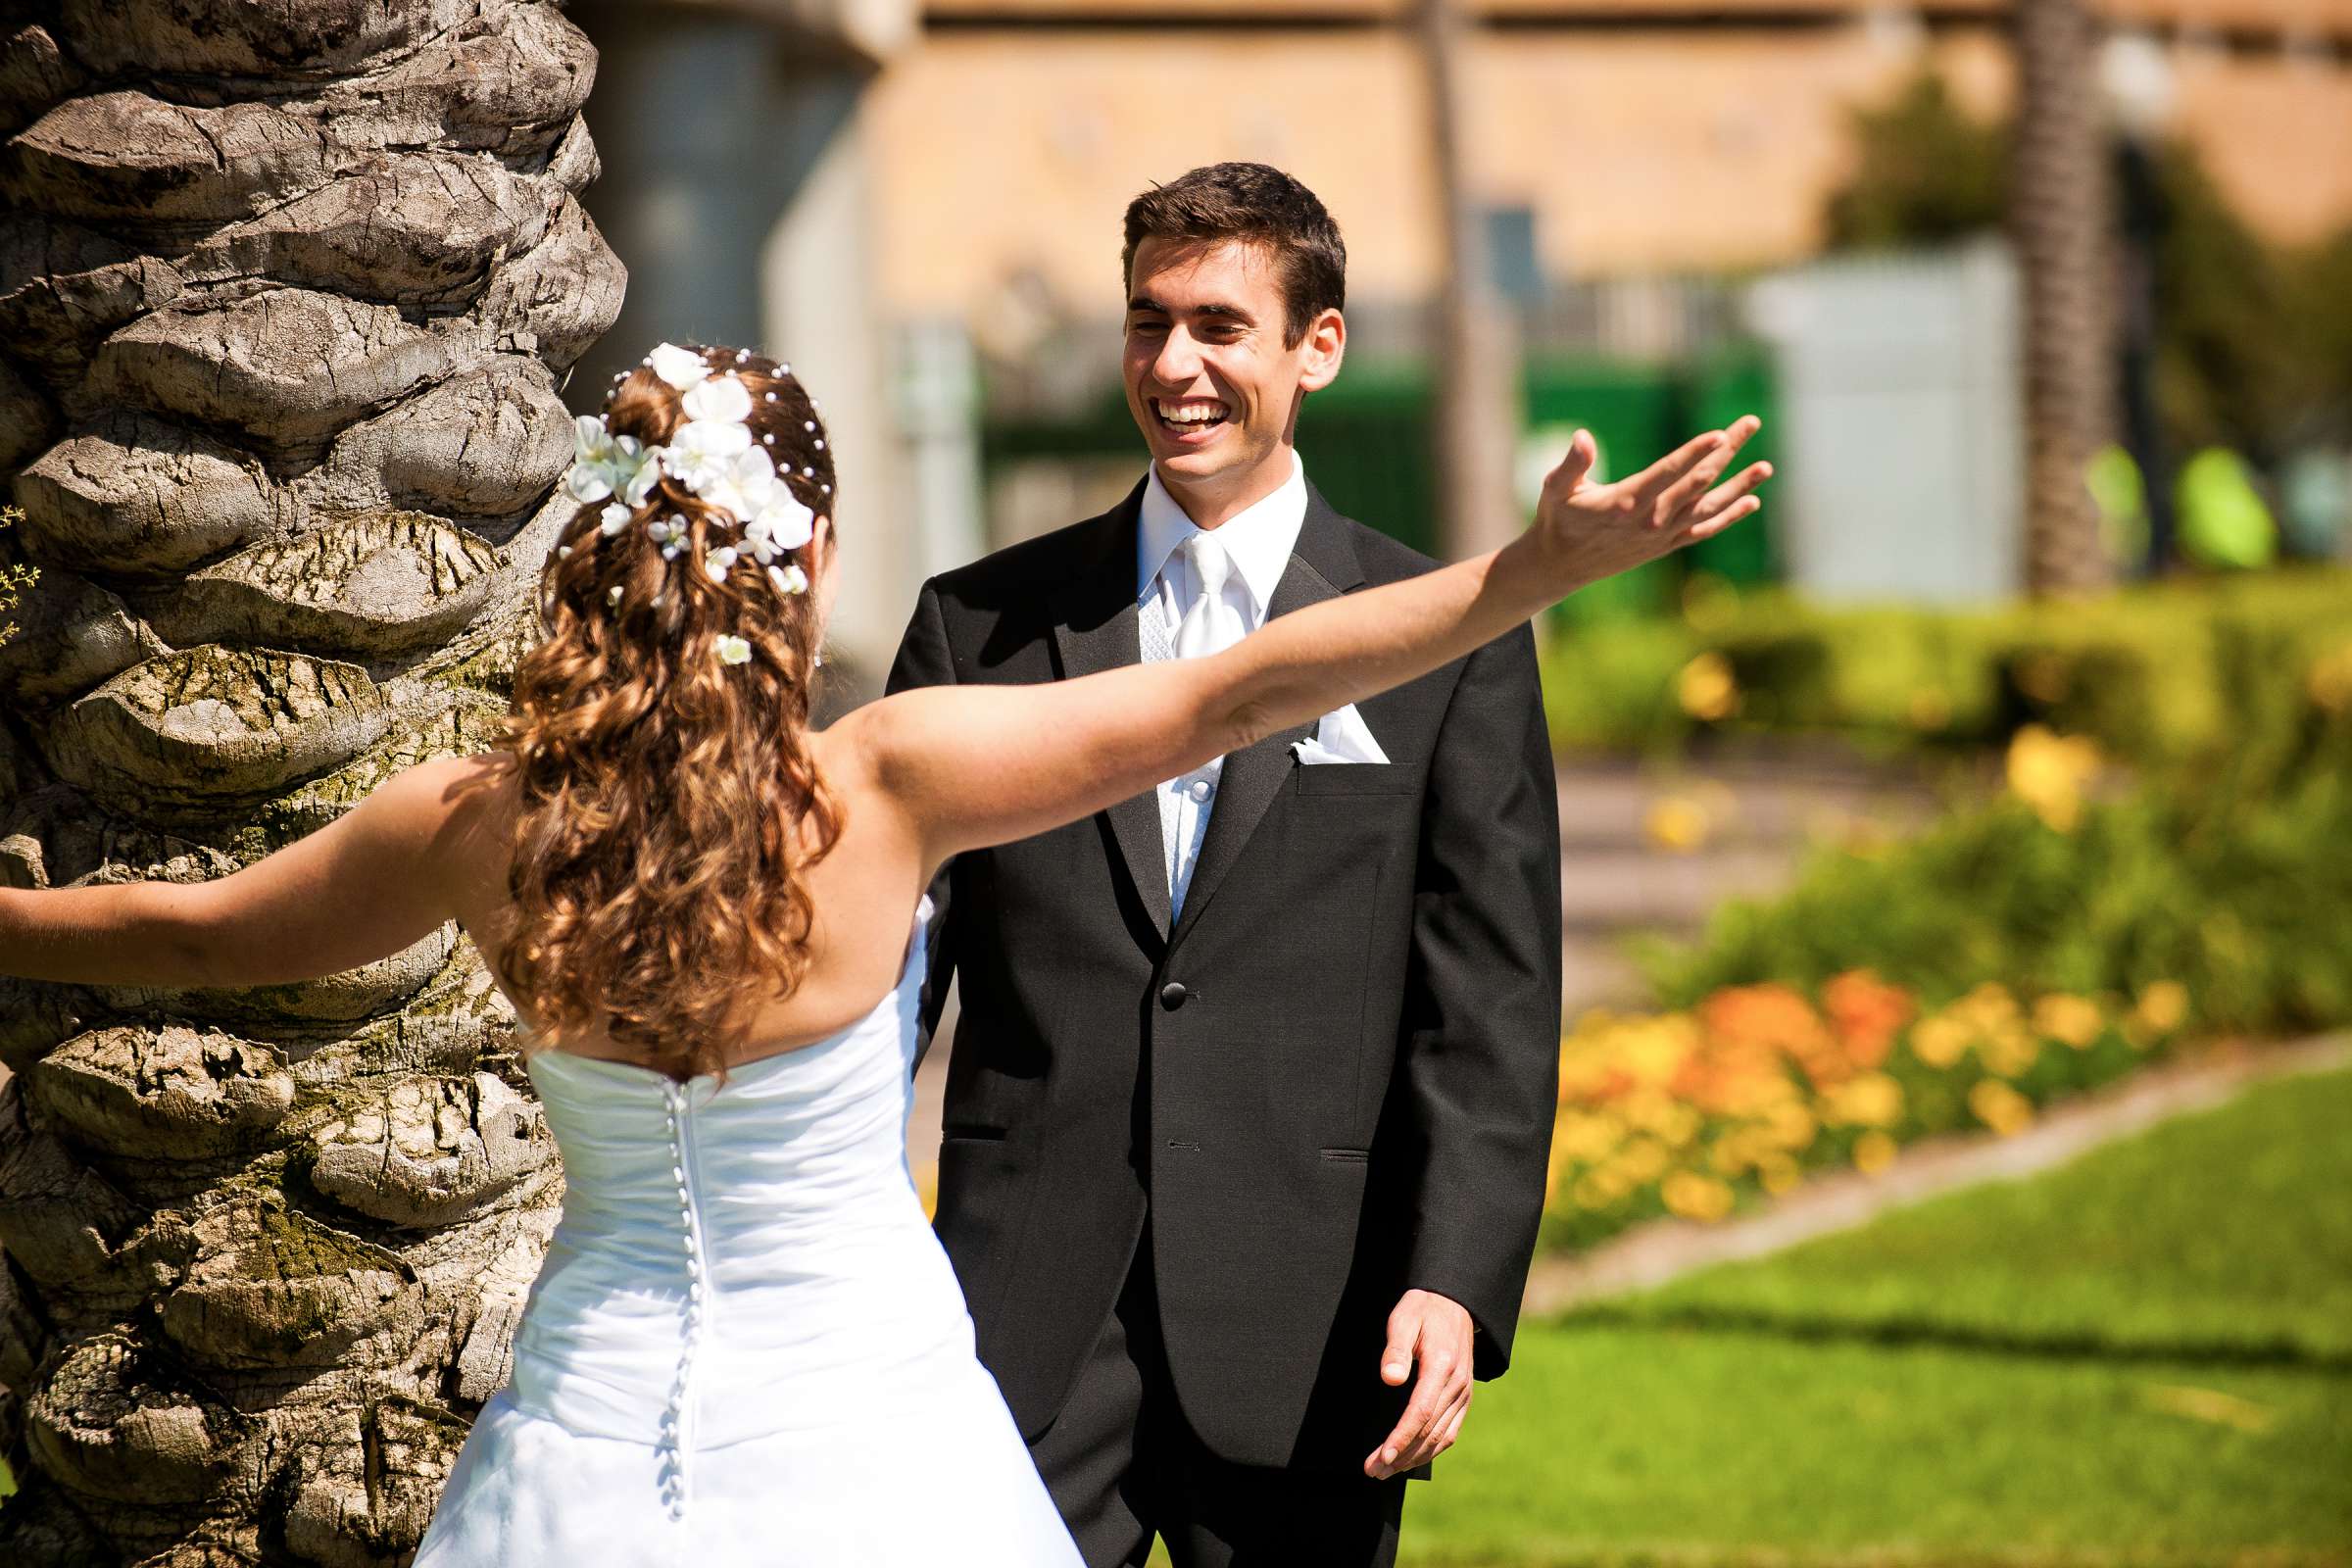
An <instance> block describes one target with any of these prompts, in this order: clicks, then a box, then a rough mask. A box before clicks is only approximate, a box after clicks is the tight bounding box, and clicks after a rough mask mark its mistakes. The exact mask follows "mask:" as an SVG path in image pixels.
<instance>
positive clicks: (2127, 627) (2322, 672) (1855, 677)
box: [1544, 568, 2352, 764]
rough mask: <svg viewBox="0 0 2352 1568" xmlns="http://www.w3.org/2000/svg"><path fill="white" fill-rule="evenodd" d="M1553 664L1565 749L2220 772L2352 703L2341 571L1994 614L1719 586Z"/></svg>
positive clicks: (1552, 696)
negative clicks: (1744, 742)
mask: <svg viewBox="0 0 2352 1568" xmlns="http://www.w3.org/2000/svg"><path fill="white" fill-rule="evenodd" d="M1701 582H1702V584H1703V583H1704V582H1705V579H1701ZM1544 659H1545V668H1544V677H1545V678H1544V693H1545V699H1544V700H1545V706H1546V709H1547V711H1548V713H1549V718H1550V724H1551V731H1552V739H1553V741H1554V743H1555V744H1556V745H1558V746H1560V747H1561V748H1563V749H1565V750H1571V751H1574V750H1607V751H1629V750H1630V751H1659V750H1667V749H1672V748H1675V747H1679V746H1682V745H1685V744H1687V743H1689V742H1691V740H1693V739H1694V738H1696V737H1700V736H1704V735H1711V734H1712V735H1739V734H1755V733H1766V734H1789V733H1802V734H1827V735H1835V736H1838V737H1841V738H1844V739H1847V740H1851V741H1854V742H1857V743H1859V744H1861V745H1863V746H1865V747H1867V748H1871V749H1877V750H1904V749H1930V750H1973V749H1979V748H1983V747H1986V746H1994V745H1998V744H2000V743H2002V742H2003V741H2005V740H2006V739H2007V738H2008V737H2009V736H2010V735H2012V734H2013V733H2015V732H2016V731H2017V729H2019V728H2020V727H2021V726H2023V725H2025V724H2029V723H2038V724H2041V725H2044V726H2046V727H2048V728H2050V729H2053V730H2056V731H2058V732H2060V733H2063V734H2070V735H2082V736H2086V737H2088V738H2090V739H2092V740H2095V741H2096V742H2098V743H2099V745H2100V746H2101V747H2102V748H2103V749H2104V750H2106V751H2107V752H2109V753H2110V754H2111V755H2113V756H2115V757H2117V758H2118V759H2121V760H2126V761H2131V762H2134V763H2139V764H2170V763H2180V762H2189V761H2197V760H2205V761H2213V760H2225V759H2227V758H2228V757H2229V755H2230V754H2231V753H2233V752H2236V751H2241V750H2243V749H2244V748H2246V747H2248V746H2257V747H2259V746H2263V745H2273V744H2276V743H2277V742H2278V739H2279V736H2280V734H2281V732H2282V731H2283V730H2285V729H2288V728H2291V727H2292V726H2293V725H2294V724H2295V723H2296V722H2297V721H2298V719H2297V715H2298V714H2299V713H2300V712H2301V711H2303V710H2305V709H2307V708H2308V707H2309V706H2310V705H2311V704H2312V703H2313V702H2314V701H2315V700H2319V699H2321V698H2326V699H2328V700H2331V701H2335V702H2337V703H2343V702H2347V701H2352V690H2348V689H2347V688H2352V572H2347V571H2343V570H2338V569H2333V568H2313V569H2307V570H2296V571H2285V572H2278V573H2271V574H2266V575H2262V576H2248V577H2229V578H2206V579H2195V580H2183V581H2179V582H2172V583H2165V584H2160V585H2154V586H2148V587H2141V588H2134V589H2131V590H2127V591H2125V592H2122V593H2118V594H2115V595H2113V596H2110V597H2108V598H2105V599H2101V600H2095V601H2089V602H2081V603H2077V602H2052V603H2043V604H2022V605H2017V606H2013V607H2006V608H2000V609H1990V610H1926V609H1916V608H1852V609H1845V608H1840V609H1829V608H1823V607H1816V606H1809V605H1806V604H1803V603H1801V602H1799V601H1797V600H1795V599H1793V598H1791V597H1789V595H1787V594H1785V593H1778V592H1774V593H1766V594H1755V595H1739V594H1736V593H1734V592H1733V591H1732V590H1730V589H1729V588H1726V587H1724V586H1722V585H1720V584H1715V585H1713V586H1712V587H1707V586H1702V587H1700V588H1698V589H1697V590H1696V591H1694V592H1693V593H1692V594H1691V596H1689V597H1688V598H1687V601H1686V608H1685V613H1683V614H1682V615H1681V616H1679V617H1675V618H1668V619H1650V620H1619V621H1613V622H1607V623H1603V624H1594V625H1585V626H1566V625H1563V626H1559V627H1556V628H1555V630H1554V632H1553V635H1552V636H1551V637H1550V638H1549V639H1548V641H1547V645H1546V648H1545V655H1544ZM2339 666H2346V667H2339Z"/></svg>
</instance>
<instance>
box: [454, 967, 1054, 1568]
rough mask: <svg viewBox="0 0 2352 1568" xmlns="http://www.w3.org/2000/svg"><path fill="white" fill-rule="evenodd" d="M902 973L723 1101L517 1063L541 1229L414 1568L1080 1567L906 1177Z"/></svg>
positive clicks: (763, 1063) (627, 1073)
mask: <svg viewBox="0 0 2352 1568" xmlns="http://www.w3.org/2000/svg"><path fill="white" fill-rule="evenodd" d="M921 964H922V958H921V945H920V944H919V943H917V944H916V945H915V946H914V948H913V950H912V951H911V952H910V953H909V954H908V956H907V966H906V968H905V970H904V972H903V973H902V974H901V975H900V977H899V984H898V986H897V988H896V989H895V990H894V991H893V992H892V993H891V994H890V995H889V996H888V997H885V998H884V999H883V1000H882V1002H881V1003H880V1004H879V1005H877V1006H876V1007H875V1008H874V1010H873V1011H872V1012H871V1013H869V1014H867V1015H866V1016H865V1017H864V1018H863V1019H861V1020H859V1021H858V1023H856V1024H854V1025H852V1026H851V1027H849V1028H847V1029H845V1030H842V1031H841V1032H840V1033H838V1034H836V1035H833V1036H831V1037H829V1038H828V1039H825V1040H823V1041H820V1042H818V1043H817V1044H815V1045H811V1046H808V1047H804V1048H802V1049H799V1050H795V1051H789V1052H785V1053H782V1054H776V1055H771V1056H766V1057H762V1058H760V1059H758V1060H755V1061H753V1062H751V1063H750V1064H748V1065H746V1066H742V1067H737V1068H734V1069H732V1071H731V1074H730V1077H729V1079H728V1081H727V1083H726V1084H725V1085H724V1086H723V1087H721V1086H720V1085H719V1084H718V1082H717V1081H716V1079H715V1078H713V1077H710V1076H704V1077H698V1078H695V1079H693V1080H691V1081H690V1082H688V1083H685V1084H679V1083H677V1082H675V1081H674V1080H672V1079H670V1078H668V1077H667V1076H666V1075H663V1074H662V1073H658V1072H655V1071H653V1070H651V1069H649V1068H645V1067H638V1066H633V1065H631V1064H629V1063H626V1062H616V1061H603V1060H599V1059H597V1058H594V1057H589V1056H580V1055H572V1054H565V1053H563V1052H559V1051H541V1052H537V1053H534V1054H532V1055H531V1056H530V1057H529V1058H528V1070H529V1072H530V1075H531V1081H532V1083H533V1084H534V1085H535V1086H536V1087H537V1089H538V1091H539V1095H540V1098H541V1100H542V1101H543V1102H544V1103H545V1105H546V1108H547V1117H548V1122H549V1125H550V1126H551V1128H552V1129H553V1130H554V1133H555V1137H556V1143H557V1147H558V1148H559V1149H560V1150H561V1151H562V1152H563V1155H564V1180H565V1191H564V1214H563V1219H562V1221H561V1222H560V1223H559V1224H558V1226H557V1228H556V1232H555V1236H554V1238H553V1240H552V1242H551V1244H550V1246H549V1249H548V1253H547V1259H546V1261H545V1263H544V1264H543V1265H542V1266H541V1268H540V1271H539V1277H538V1279H537V1281H536V1282H535V1283H534V1284H533V1285H532V1287H531V1293H530V1298H529V1300H528V1302H527V1303H526V1305H525V1308H524V1311H523V1315H522V1321H521V1324H520V1326H519V1328H518V1329H517V1330H516V1333H515V1368H514V1372H513V1375H512V1376H511V1378H510V1379H509V1381H508V1384H507V1386H506V1387H505V1388H504V1389H502V1390H500V1391H499V1392H498V1393H497V1394H496V1395H494V1396H493V1397H491V1398H490V1400H489V1402H488V1403H487V1404H485V1405H484V1406H483V1408H482V1413H481V1416H480V1418H479V1419H478V1420H477V1421H476V1422H475V1423H474V1427H473V1431H472V1433H471V1435H470V1436H469V1437H468V1438H467V1439H466V1444H465V1446H464V1447H463V1448H462V1449H461V1450H460V1451H459V1454H458V1458H457V1462H456V1465H455V1467H454V1468H453V1469H452V1471H451V1474H450V1478H449V1484H448V1486H447V1488H446V1489H445V1490H444V1491H443V1493H442V1496H441V1502H440V1505H439V1507H438V1509H437V1510H436V1511H435V1513H434V1516H433V1521H432V1524H431V1526H430V1527H429V1528H428V1529H427V1530H426V1532H425V1536H424V1540H423V1543H422V1544H420V1545H419V1546H418V1548H417V1557H416V1563H415V1568H494V1565H495V1568H599V1565H602V1564H608V1563H610V1564H616V1565H618V1564H629V1565H644V1564H653V1565H670V1564H676V1565H692V1568H751V1565H754V1564H758V1565H760V1568H900V1565H905V1568H916V1565H921V1568H935V1565H944V1564H954V1565H956V1568H992V1565H1003V1568H1016V1565H1017V1568H1080V1559H1079V1556H1078V1552H1077V1549H1076V1548H1075V1547H1074V1546H1073V1545H1072V1544H1071V1543H1070V1537H1069V1534H1068V1532H1067V1530H1065V1529H1064V1527H1063V1525H1062V1522H1061V1520H1060V1517H1059V1516H1058V1515H1057V1514H1056V1513H1055V1512H1054V1503H1053V1500H1052V1498H1051V1497H1050V1496H1049V1495H1048V1494H1047V1492H1046V1489H1045V1485H1044V1483H1043V1482H1041V1481H1040V1480H1039V1479H1038V1474H1037V1467H1036V1465H1035V1464H1034V1463H1033V1462H1032V1461H1031V1459H1030V1457H1029V1450H1028V1448H1027V1446H1025V1445H1024V1444H1023V1443H1022V1441H1021V1437H1020V1433H1019V1431H1018V1430H1017V1429H1016V1428H1015V1426H1014V1425H1013V1421H1012V1417H1011V1415H1010V1413H1009V1412H1008V1411H1007V1410H1006V1409H1005V1400H1004V1397H1003V1396H1002V1395H1001V1394H1000V1393H999V1392H998V1390H997V1385H996V1381H995V1379H993V1378H992V1377H990V1376H989V1374H988V1371H987V1369H986V1368H984V1367H983V1366H981V1364H980V1362H979V1361H978V1359H977V1358H976V1357H975V1356H974V1354H973V1349H972V1323H971V1318H970V1316H969V1314H968V1313H967V1312H966V1311H965V1308H964V1300H963V1294H962V1291H961V1289H960V1288H959V1287H958V1286H957V1284H956V1275H955V1272H954V1271H953V1269H952V1268H951V1267H950V1266H949V1263H948V1259H947V1255H946V1254H945V1253H944V1252H943V1251H942V1250H940V1247H939V1243H938V1241H937V1239H936V1238H934V1237H933V1235H932V1233H931V1227H930V1224H929V1222H928V1221H927V1220H926V1219H925V1218H924V1215H923V1209H922V1204H921V1201H920V1200H919V1199H918V1198H917V1197H916V1195H915V1192H914V1185H913V1182H912V1181H911V1179H910V1178H909V1175H908V1172H907V1152H906V1124H907V1110H908V1108H909V1105H910V1103H911V1097H912V1088H911V1067H912V1063H913V1055H914V1046H915V1013H916V1005H917V998H918V994H919V991H920V987H921V978H922V973H921Z"/></svg>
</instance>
